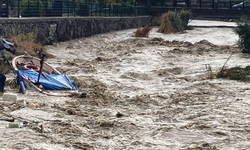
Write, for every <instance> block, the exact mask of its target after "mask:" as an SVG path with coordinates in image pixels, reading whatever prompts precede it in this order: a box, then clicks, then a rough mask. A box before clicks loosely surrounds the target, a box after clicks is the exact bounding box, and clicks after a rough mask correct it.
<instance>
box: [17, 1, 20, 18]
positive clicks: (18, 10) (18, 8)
mask: <svg viewBox="0 0 250 150" xmlns="http://www.w3.org/2000/svg"><path fill="white" fill-rule="evenodd" d="M17 5H18V6H17V15H18V18H20V0H17Z"/></svg>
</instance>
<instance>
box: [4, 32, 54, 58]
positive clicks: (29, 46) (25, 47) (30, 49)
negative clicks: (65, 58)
mask: <svg viewBox="0 0 250 150" xmlns="http://www.w3.org/2000/svg"><path fill="white" fill-rule="evenodd" d="M36 39H37V37H35V36H34V34H33V33H27V34H20V35H17V36H12V37H9V39H8V41H9V42H11V43H14V44H15V46H16V48H17V54H24V53H28V54H30V55H32V56H36V57H37V56H40V55H41V53H42V52H43V53H45V54H46V56H47V57H53V56H52V55H51V54H48V53H47V52H46V49H45V48H44V46H43V45H42V44H40V42H37V41H36Z"/></svg>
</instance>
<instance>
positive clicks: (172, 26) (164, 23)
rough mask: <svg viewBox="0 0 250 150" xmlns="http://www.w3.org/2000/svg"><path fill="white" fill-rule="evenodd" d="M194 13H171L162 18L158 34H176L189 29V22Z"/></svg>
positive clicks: (164, 14)
mask: <svg viewBox="0 0 250 150" xmlns="http://www.w3.org/2000/svg"><path fill="white" fill-rule="evenodd" d="M191 15H192V13H191V11H188V10H180V11H169V12H167V13H163V14H162V15H161V17H160V20H161V24H160V27H159V29H158V32H161V33H176V32H182V31H184V30H186V29H188V21H189V19H190V17H191Z"/></svg>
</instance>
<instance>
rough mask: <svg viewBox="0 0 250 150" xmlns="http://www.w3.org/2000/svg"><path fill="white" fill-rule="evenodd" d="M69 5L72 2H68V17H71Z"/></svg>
mask: <svg viewBox="0 0 250 150" xmlns="http://www.w3.org/2000/svg"><path fill="white" fill-rule="evenodd" d="M69 5H70V2H69V1H68V17H69Z"/></svg>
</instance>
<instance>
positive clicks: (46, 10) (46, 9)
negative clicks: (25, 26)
mask: <svg viewBox="0 0 250 150" xmlns="http://www.w3.org/2000/svg"><path fill="white" fill-rule="evenodd" d="M45 5H46V6H45V16H46V17H47V16H48V0H45Z"/></svg>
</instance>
